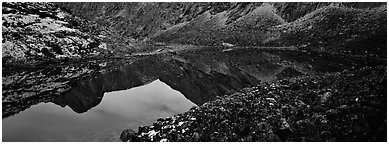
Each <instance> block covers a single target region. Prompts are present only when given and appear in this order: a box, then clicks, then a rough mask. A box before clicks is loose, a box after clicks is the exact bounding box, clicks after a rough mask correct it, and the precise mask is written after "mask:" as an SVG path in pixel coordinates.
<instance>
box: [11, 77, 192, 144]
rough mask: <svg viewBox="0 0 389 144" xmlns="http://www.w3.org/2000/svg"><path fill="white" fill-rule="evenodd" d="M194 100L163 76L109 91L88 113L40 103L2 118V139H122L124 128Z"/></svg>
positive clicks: (173, 111) (176, 110) (182, 107)
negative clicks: (145, 83)
mask: <svg viewBox="0 0 389 144" xmlns="http://www.w3.org/2000/svg"><path fill="white" fill-rule="evenodd" d="M194 105H195V104H194V103H193V102H191V101H189V100H188V99H186V98H185V97H184V96H183V95H182V94H181V93H180V92H178V91H175V90H173V89H171V88H170V87H169V86H168V85H166V84H165V83H163V82H161V81H160V80H156V81H153V82H152V83H150V84H147V85H144V86H140V87H136V88H132V89H129V90H123V91H115V92H110V93H106V94H105V95H104V97H103V100H102V102H101V103H100V104H99V105H97V106H96V107H94V108H92V109H90V110H88V111H87V112H85V113H81V114H78V113H76V112H74V111H73V110H72V109H71V108H70V107H68V106H66V107H60V106H58V105H56V104H53V103H40V104H38V105H35V106H32V107H31V108H29V109H27V110H25V111H23V112H21V113H19V114H17V115H15V116H11V117H8V118H5V119H3V141H120V140H119V136H120V132H121V130H122V129H124V128H132V129H136V128H137V127H138V126H140V125H144V124H151V123H152V122H153V121H155V120H156V119H157V118H159V117H167V116H172V115H174V114H177V113H181V112H184V111H186V110H188V109H189V108H190V107H192V106H194Z"/></svg>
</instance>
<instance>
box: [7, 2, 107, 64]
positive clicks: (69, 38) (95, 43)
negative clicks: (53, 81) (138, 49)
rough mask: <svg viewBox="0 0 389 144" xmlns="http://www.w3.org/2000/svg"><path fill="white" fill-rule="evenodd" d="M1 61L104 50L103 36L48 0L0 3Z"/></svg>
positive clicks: (60, 57)
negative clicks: (43, 0)
mask: <svg viewBox="0 0 389 144" xmlns="http://www.w3.org/2000/svg"><path fill="white" fill-rule="evenodd" d="M2 11H3V14H2V19H3V21H2V30H3V31H2V35H3V41H2V46H3V51H2V57H3V60H5V61H6V62H7V61H22V62H25V63H34V62H35V61H45V60H64V59H72V58H82V57H86V56H96V55H100V54H101V53H105V52H106V51H107V50H106V49H107V48H106V44H105V43H104V42H102V40H103V36H99V35H96V34H91V33H92V32H91V31H88V30H87V29H86V28H84V27H82V26H81V24H82V20H81V19H77V18H75V17H72V16H71V15H70V14H69V13H67V12H64V11H61V9H59V8H58V7H56V6H55V5H53V4H51V3H3V8H2Z"/></svg>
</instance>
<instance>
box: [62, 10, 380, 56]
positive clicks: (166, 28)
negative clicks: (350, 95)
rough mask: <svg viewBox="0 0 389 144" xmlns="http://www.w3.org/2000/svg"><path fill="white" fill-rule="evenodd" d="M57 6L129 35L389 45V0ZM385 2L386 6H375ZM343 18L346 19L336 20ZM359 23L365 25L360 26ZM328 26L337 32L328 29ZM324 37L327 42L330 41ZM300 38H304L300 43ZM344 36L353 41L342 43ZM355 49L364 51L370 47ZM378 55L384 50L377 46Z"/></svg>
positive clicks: (215, 41) (211, 41)
mask: <svg viewBox="0 0 389 144" xmlns="http://www.w3.org/2000/svg"><path fill="white" fill-rule="evenodd" d="M56 4H58V5H60V6H61V7H64V8H66V9H68V11H72V12H73V13H75V14H78V13H82V14H83V15H82V16H81V15H80V16H81V17H83V18H86V19H88V20H92V21H96V22H97V23H98V24H100V25H103V26H105V27H109V28H113V29H115V30H116V31H118V32H119V33H120V34H122V35H124V36H126V37H131V38H135V39H140V40H143V39H145V40H151V41H156V42H163V43H179V44H194V45H209V46H214V45H221V44H222V43H223V42H227V43H230V44H233V45H237V46H304V47H307V46H308V47H309V46H312V47H315V49H317V48H316V47H325V48H324V49H325V50H327V49H337V48H338V47H342V48H341V50H336V51H338V52H339V51H349V47H354V46H358V45H359V43H360V41H374V40H369V38H368V37H373V38H370V39H377V38H374V37H379V38H382V39H381V40H380V43H382V45H374V46H371V47H377V46H378V47H381V50H382V46H383V45H386V44H383V43H384V41H383V39H384V38H383V36H384V35H385V34H386V30H383V29H382V28H385V27H386V24H385V23H386V15H384V14H383V13H386V6H385V3H56ZM380 6H383V7H381V8H377V9H373V10H372V8H376V7H380ZM354 14H355V15H354ZM374 15H375V16H374ZM371 16H373V17H371ZM314 17H315V18H314ZM338 17H342V18H344V19H343V20H340V21H339V20H335V19H334V18H338ZM329 22H331V23H329ZM304 23H305V24H304ZM306 23H313V24H314V23H320V25H321V26H312V27H310V28H311V29H310V30H309V31H306V30H302V28H301V25H304V26H303V28H304V29H306V28H308V27H306V26H307V25H306ZM366 23H367V24H366ZM339 25H342V26H343V27H339ZM344 26H346V27H344ZM347 26H349V27H348V28H347ZM357 26H358V28H360V29H356V27H357ZM377 26H379V27H377ZM286 27H287V28H286ZM350 27H353V28H354V29H351V28H350ZM286 29H287V30H286ZM328 29H331V31H329V32H325V33H323V31H327V30H328ZM315 31H318V32H315ZM365 31H370V32H372V34H371V36H366V37H367V38H360V37H358V36H357V37H355V33H364V32H365ZM312 32H313V33H315V34H317V35H312ZM327 33H328V34H327ZM308 34H311V35H308ZM350 36H354V37H351V38H352V40H349V39H347V38H345V37H350ZM339 37H342V39H339ZM318 39H324V40H326V42H325V43H326V44H322V43H320V41H317V40H318ZM327 39H328V40H327ZM362 39H363V40H362ZM385 39H386V38H385ZM300 40H301V41H303V42H300V43H297V41H300ZM343 40H348V41H347V42H346V43H340V42H339V41H343ZM306 41H312V42H310V43H308V42H306ZM302 43H304V44H302ZM312 43H319V44H312ZM329 43H331V45H329ZM333 43H336V44H333ZM328 47H330V48H328ZM362 47H363V46H362ZM352 51H353V52H351V53H358V54H361V53H362V52H364V48H363V50H357V51H354V50H352ZM374 54H378V52H376V50H374Z"/></svg>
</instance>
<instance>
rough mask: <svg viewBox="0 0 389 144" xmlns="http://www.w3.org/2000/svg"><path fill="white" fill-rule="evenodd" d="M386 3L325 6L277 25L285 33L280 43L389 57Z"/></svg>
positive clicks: (321, 49) (279, 40)
mask: <svg viewBox="0 0 389 144" xmlns="http://www.w3.org/2000/svg"><path fill="white" fill-rule="evenodd" d="M386 12H387V10H386V6H382V7H378V8H373V9H353V8H347V7H342V6H341V7H339V6H325V7H322V8H320V9H318V10H315V11H313V12H312V13H309V14H307V15H306V16H304V17H302V18H300V19H298V20H296V21H293V22H291V23H287V24H284V25H279V26H276V27H275V29H276V30H279V31H281V32H282V33H283V34H282V35H281V37H280V39H278V40H276V41H277V42H279V43H278V45H296V46H301V47H304V48H305V47H309V48H308V49H311V50H312V49H313V50H320V51H331V52H337V53H346V54H360V55H370V56H379V57H386V38H387V36H386V31H387V29H386V21H387V18H386Z"/></svg>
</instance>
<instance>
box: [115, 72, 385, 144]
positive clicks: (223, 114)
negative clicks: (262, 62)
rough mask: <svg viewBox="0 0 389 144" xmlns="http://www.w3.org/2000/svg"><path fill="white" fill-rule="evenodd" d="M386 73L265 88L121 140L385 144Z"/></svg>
mask: <svg viewBox="0 0 389 144" xmlns="http://www.w3.org/2000/svg"><path fill="white" fill-rule="evenodd" d="M386 72H387V71H386V68H385V66H377V67H364V68H361V69H358V70H355V71H349V70H345V71H343V72H336V73H327V74H324V75H320V76H302V77H297V78H291V79H284V80H278V81H275V82H272V83H261V84H260V85H258V86H255V87H251V88H245V89H243V90H241V91H239V92H236V93H234V94H232V95H225V96H220V97H218V98H217V99H216V100H213V101H210V102H207V103H204V104H203V105H201V106H199V107H193V108H191V109H190V110H189V111H188V112H185V113H182V114H178V115H175V116H173V117H168V118H160V119H158V120H157V121H156V122H154V123H153V124H152V125H149V126H141V127H139V129H138V131H137V132H135V131H133V130H130V129H126V130H124V131H123V132H122V134H121V139H122V140H123V141H333V142H334V141H386V121H387V120H386V113H387V112H386Z"/></svg>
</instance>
